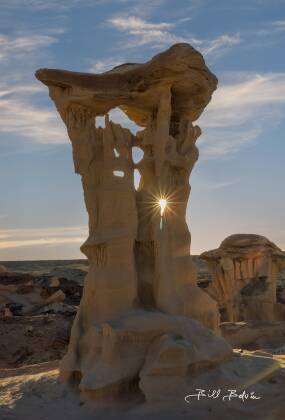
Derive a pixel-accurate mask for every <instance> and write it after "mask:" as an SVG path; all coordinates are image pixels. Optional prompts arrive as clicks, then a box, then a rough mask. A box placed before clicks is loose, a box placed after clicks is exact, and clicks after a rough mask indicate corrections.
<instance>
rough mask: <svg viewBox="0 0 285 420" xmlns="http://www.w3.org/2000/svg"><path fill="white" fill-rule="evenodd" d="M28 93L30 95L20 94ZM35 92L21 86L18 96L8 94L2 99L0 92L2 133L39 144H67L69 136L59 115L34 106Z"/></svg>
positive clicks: (0, 126) (0, 129)
mask: <svg viewBox="0 0 285 420" xmlns="http://www.w3.org/2000/svg"><path fill="white" fill-rule="evenodd" d="M15 90H17V88H15ZM27 91H28V92H29V94H26V95H21V94H20V93H21V92H27ZM35 92H37V88H35ZM35 92H33V91H32V90H30V91H29V87H28V86H25V85H23V86H19V93H18V95H16V96H11V95H7V94H6V95H5V96H4V97H2V98H1V92H0V133H3V134H4V133H10V134H17V135H19V136H21V137H24V138H28V139H30V140H33V141H35V142H37V143H48V144H50V143H54V144H61V143H66V142H67V134H66V132H65V129H64V127H63V124H62V122H61V121H60V119H59V117H58V116H57V113H56V112H55V111H54V110H53V109H45V108H43V107H37V106H36V105H33V103H32V97H31V96H32V93H35Z"/></svg>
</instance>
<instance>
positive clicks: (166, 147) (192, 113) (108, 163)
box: [36, 44, 232, 400]
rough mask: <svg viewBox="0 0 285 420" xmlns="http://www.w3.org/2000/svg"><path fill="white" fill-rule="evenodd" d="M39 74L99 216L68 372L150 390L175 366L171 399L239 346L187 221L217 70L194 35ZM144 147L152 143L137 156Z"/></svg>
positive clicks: (93, 385) (82, 379)
mask: <svg viewBox="0 0 285 420" xmlns="http://www.w3.org/2000/svg"><path fill="white" fill-rule="evenodd" d="M36 77H37V78H38V79H39V80H40V81H42V82H43V83H44V84H46V85H47V86H48V87H49V93H50V96H51V98H52V99H53V101H54V103H55V105H56V107H57V110H58V112H59V114H60V116H61V118H62V120H63V121H64V123H65V125H66V127H67V131H68V135H69V138H70V140H71V143H72V147H73V159H74V165H75V171H76V172H77V173H78V174H80V175H81V178H82V185H83V190H84V198H85V203H86V208H87V211H88V214H89V237H88V239H87V240H86V242H85V243H84V244H83V245H82V247H81V250H82V252H83V253H84V254H85V255H86V256H87V257H88V260H89V272H88V275H87V277H86V280H85V285H84V291H83V296H82V300H81V304H80V308H79V311H78V313H77V316H76V319H75V321H74V324H73V327H72V334H71V339H70V344H69V350H68V353H67V355H66V356H65V358H64V359H63V361H62V363H61V378H62V379H63V380H65V381H67V382H70V381H73V380H76V381H78V383H79V388H80V391H81V394H82V398H97V399H98V398H99V399H101V398H114V397H115V396H118V395H120V394H121V393H122V392H124V391H127V392H130V390H131V389H132V388H135V389H139V390H140V392H142V393H143V395H144V397H145V398H146V399H147V400H151V399H152V398H153V391H154V389H155V394H156V395H157V398H159V394H160V395H161V396H162V395H164V391H165V389H164V388H165V377H166V376H167V377H168V378H169V377H171V379H170V381H171V382H172V385H173V387H172V391H171V390H169V399H170V400H171V399H172V397H173V398H174V395H175V396H176V397H177V398H178V395H180V397H179V398H181V392H182V394H183V392H184V391H183V390H186V388H187V380H188V379H187V378H188V371H189V369H190V368H191V371H194V370H195V369H196V368H197V369H199V366H200V365H203V366H204V365H205V366H208V367H212V366H217V365H219V364H220V363H221V362H222V361H224V360H226V359H228V358H229V357H230V356H231V354H232V352H231V348H230V346H229V345H228V344H227V343H226V342H225V341H224V339H223V338H221V337H220V336H218V335H216V334H215V333H218V332H219V327H218V324H219V313H218V309H217V304H216V302H215V301H214V300H213V299H212V298H210V296H209V295H208V294H206V293H204V292H203V291H202V290H201V289H200V288H199V287H198V286H197V282H196V271H195V269H194V266H193V263H192V260H191V257H190V242H191V237H190V233H189V230H188V226H187V224H186V220H185V215H186V207H187V202H188V198H189V194H190V185H189V176H190V174H191V171H192V168H193V166H194V164H195V162H196V160H197V159H198V149H197V147H196V145H195V143H196V140H197V138H198V137H199V136H200V134H201V130H200V128H199V127H198V126H195V125H193V121H195V120H196V119H197V118H198V117H199V116H200V115H201V113H202V112H203V110H204V108H205V106H206V105H207V104H208V103H209V101H210V99H211V95H212V93H213V91H214V90H215V89H216V86H217V79H216V77H215V76H214V75H213V74H212V73H211V72H210V71H209V69H208V68H207V66H206V65H205V62H204V59H203V57H202V55H201V54H200V53H198V52H197V51H196V50H195V49H193V48H192V47H191V46H190V45H188V44H177V45H174V46H173V47H171V48H170V49H168V50H167V51H165V52H163V53H161V54H158V55H156V56H155V57H153V58H152V59H151V60H150V61H148V62H147V63H145V64H124V65H121V66H119V67H116V68H114V69H113V70H111V71H108V72H106V73H103V74H100V75H96V74H84V73H74V72H69V71H65V70H48V69H41V70H38V71H37V73H36ZM115 107H119V108H120V109H121V110H123V111H124V112H125V113H126V114H127V115H128V116H129V118H130V119H131V120H132V121H134V122H135V123H136V124H138V125H140V126H141V127H142V128H143V129H142V130H141V131H139V132H138V133H137V134H136V135H134V134H132V133H131V132H130V131H129V130H128V129H126V128H123V127H122V126H121V125H119V124H115V123H113V122H112V121H110V119H109V116H108V112H109V111H110V110H111V109H113V108H115ZM102 115H105V127H104V128H102V127H97V126H96V117H97V116H102ZM134 146H136V147H140V148H141V149H142V151H143V152H144V156H143V158H142V160H141V161H140V162H139V163H138V164H137V165H136V164H135V163H134V162H133V160H132V147H134ZM135 169H137V170H138V171H139V172H140V174H141V180H140V184H139V187H138V190H137V191H136V190H135V188H134V170H135ZM195 320H198V321H200V322H201V324H204V326H202V325H201V324H199V323H197V321H195ZM206 327H208V328H210V329H212V330H213V331H214V332H215V333H213V332H212V331H210V330H209V329H207V328H206ZM159 390H160V392H159ZM172 392H174V394H172ZM176 397H175V398H176ZM161 398H162V397H161Z"/></svg>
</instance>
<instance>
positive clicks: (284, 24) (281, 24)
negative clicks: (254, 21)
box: [272, 20, 285, 31]
mask: <svg viewBox="0 0 285 420" xmlns="http://www.w3.org/2000/svg"><path fill="white" fill-rule="evenodd" d="M272 26H273V27H274V28H275V29H276V30H277V31H285V20H275V21H274V22H272Z"/></svg>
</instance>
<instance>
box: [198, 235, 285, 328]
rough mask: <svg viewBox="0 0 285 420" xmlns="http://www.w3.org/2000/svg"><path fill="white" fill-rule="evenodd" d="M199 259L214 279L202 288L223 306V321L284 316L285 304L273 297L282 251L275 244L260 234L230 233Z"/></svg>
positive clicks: (284, 256) (284, 262)
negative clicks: (217, 245)
mask: <svg viewBox="0 0 285 420" xmlns="http://www.w3.org/2000/svg"><path fill="white" fill-rule="evenodd" d="M201 258H202V259H204V260H205V261H206V262H207V264H208V268H209V271H210V273H211V274H212V278H213V280H212V282H211V283H210V285H209V287H208V288H207V289H204V290H205V291H207V292H208V293H209V295H210V296H211V297H212V298H213V299H215V300H216V301H217V302H218V304H219V306H220V307H221V308H223V309H224V312H225V314H224V319H223V320H224V321H240V320H275V319H285V306H284V305H281V304H278V303H277V299H276V280H277V274H278V273H279V272H280V271H281V270H283V269H285V252H282V251H281V249H279V248H278V247H277V246H276V245H275V244H274V243H272V242H270V241H269V240H268V239H267V238H265V237H264V236H260V235H253V234H236V235H231V236H229V237H228V238H226V239H225V240H224V241H223V242H222V243H221V245H220V247H219V248H218V249H214V250H212V251H207V252H204V253H203V254H201Z"/></svg>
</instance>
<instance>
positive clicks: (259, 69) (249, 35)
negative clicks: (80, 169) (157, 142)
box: [0, 0, 285, 260]
mask: <svg viewBox="0 0 285 420" xmlns="http://www.w3.org/2000/svg"><path fill="white" fill-rule="evenodd" d="M176 42H189V43H191V44H192V45H193V46H194V47H195V48H197V49H198V50H199V51H201V52H202V53H203V54H204V56H205V59H206V62H207V64H208V66H209V67H210V69H211V70H212V71H213V72H214V73H215V74H216V76H217V77H218V79H219V88H218V90H217V91H216V93H215V94H214V96H213V100H212V102H211V104H210V105H209V106H208V107H207V109H206V110H205V112H204V114H203V115H202V117H201V118H200V119H199V121H198V124H199V125H200V127H201V128H202V131H203V134H202V136H201V137H200V139H199V140H198V144H197V145H198V147H199V149H200V159H199V161H198V163H197V164H196V166H195V169H194V171H193V173H192V176H191V185H192V191H191V197H190V202H189V206H188V207H189V210H188V214H187V221H188V223H189V227H190V230H191V232H192V253H200V252H202V251H205V250H207V249H211V248H214V247H217V246H218V245H219V243H220V242H221V241H222V240H223V239H224V238H225V237H226V236H227V235H229V234H232V233H247V232H248V233H259V234H263V235H265V236H267V237H268V238H269V239H271V240H273V241H274V242H276V244H277V245H279V246H280V247H282V248H285V226H284V219H285V194H284V182H285V165H284V157H285V141H284V133H285V53H284V52H285V0H246V1H245V0H239V1H237V0H176V1H173V0H144V1H141V0H113V1H112V0H97V1H96V0H93V1H92V0H1V2H0V66H1V72H0V197H1V200H0V260H10V259H11V260H12V259H16V260H17V259H56V258H59V259H61V258H80V257H81V256H82V255H81V254H80V251H79V246H80V244H81V243H82V242H83V241H84V238H85V237H86V235H87V228H86V225H87V215H86V211H85V208H84V204H83V195H82V191H81V184H80V179H79V177H78V176H76V175H75V174H74V171H73V163H72V157H71V146H70V144H69V140H68V137H67V135H66V132H65V128H64V126H63V124H62V122H61V121H60V120H59V118H58V116H57V113H56V111H55V108H54V106H53V104H52V102H51V101H50V99H49V98H48V92H47V89H46V88H45V87H44V86H42V85H40V84H39V83H38V82H37V80H35V78H34V71H35V70H36V69H37V68H40V67H52V68H66V69H69V70H76V71H93V72H102V71H105V70H108V69H110V68H112V67H113V66H115V65H117V64H120V63H122V62H144V61H146V60H148V59H149V58H151V57H152V56H153V55H154V54H156V53H158V52H159V51H162V50H164V49H166V48H167V47H169V46H170V45H172V44H174V43H176ZM113 118H114V120H115V121H117V122H123V123H124V124H127V125H128V126H130V127H131V128H132V129H133V130H135V128H136V127H134V126H133V125H132V124H130V123H129V122H128V121H127V120H126V118H124V116H123V115H122V113H120V112H118V111H114V113H113Z"/></svg>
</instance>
